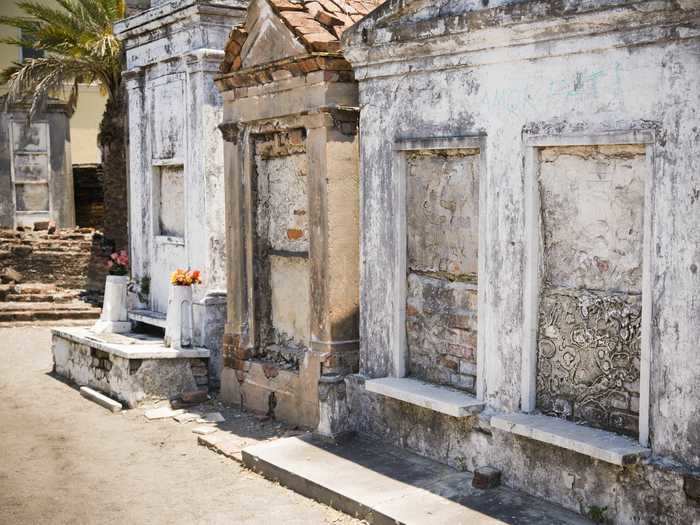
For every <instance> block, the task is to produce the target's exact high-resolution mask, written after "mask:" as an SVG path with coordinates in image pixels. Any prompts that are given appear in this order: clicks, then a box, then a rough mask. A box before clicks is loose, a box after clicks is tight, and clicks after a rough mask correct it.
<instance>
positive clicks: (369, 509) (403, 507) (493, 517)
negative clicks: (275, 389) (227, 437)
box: [242, 435, 590, 525]
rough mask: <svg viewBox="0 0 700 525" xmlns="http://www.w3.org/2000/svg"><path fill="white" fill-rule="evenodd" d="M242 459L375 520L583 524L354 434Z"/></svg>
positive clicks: (289, 443) (293, 442) (303, 440)
mask: <svg viewBox="0 0 700 525" xmlns="http://www.w3.org/2000/svg"><path fill="white" fill-rule="evenodd" d="M242 456H243V463H244V464H245V465H246V466H247V467H248V468H251V469H252V470H254V471H256V472H258V473H260V474H262V475H264V476H265V477H266V478H268V479H270V480H273V481H277V482H279V483H281V484H282V485H285V486H287V487H289V488H290V489H292V490H295V491H296V492H299V493H300V494H303V495H304V496H307V497H310V498H313V499H315V500H317V501H319V502H322V503H324V504H326V505H330V506H332V507H334V508H336V509H338V510H341V511H343V512H345V513H347V514H350V515H353V516H356V517H358V518H360V519H365V520H367V521H368V522H369V523H372V524H384V523H386V524H389V523H392V524H394V523H404V524H419V523H420V524H428V523H469V524H470V525H491V524H493V525H496V524H498V525H503V524H504V523H509V524H510V523H512V524H515V523H517V524H519V525H534V524H537V525H542V524H552V525H554V524H557V525H560V524H584V523H585V524H588V523H590V522H589V521H588V520H586V519H584V518H582V517H581V516H578V515H577V514H574V513H572V512H569V511H567V510H564V509H562V508H560V507H557V506H555V505H552V504H550V503H547V502H545V501H543V500H540V499H538V498H534V497H532V496H528V495H526V494H524V493H521V492H518V491H515V490H512V489H508V488H506V487H499V488H494V489H490V490H480V489H476V488H473V487H472V486H471V482H472V474H471V473H469V472H458V471H456V470H454V469H452V468H450V467H448V466H446V465H443V464H440V463H437V462H435V461H432V460H430V459H427V458H424V457H422V456H418V455H415V454H412V453H410V452H407V451H405V450H402V449H397V448H394V447H391V446H388V445H384V444H381V443H378V442H375V441H372V440H369V439H366V438H362V437H356V438H353V439H351V440H348V441H345V442H343V444H342V445H338V444H335V443H330V442H329V441H327V440H323V439H322V438H319V437H315V436H312V435H305V436H303V437H293V438H286V439H280V440H276V441H270V442H266V443H262V444H259V445H255V446H252V447H248V448H245V449H244V450H243V452H242Z"/></svg>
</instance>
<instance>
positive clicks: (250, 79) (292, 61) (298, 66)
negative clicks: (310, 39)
mask: <svg viewBox="0 0 700 525" xmlns="http://www.w3.org/2000/svg"><path fill="white" fill-rule="evenodd" d="M314 71H332V72H336V73H341V76H340V78H339V81H341V82H342V81H347V82H351V81H352V80H353V79H354V77H353V73H352V70H351V67H350V64H349V63H348V62H347V61H346V60H345V59H344V58H343V55H341V54H340V53H310V54H308V55H301V56H297V57H292V58H285V59H283V60H278V61H275V62H269V63H267V64H261V65H258V66H254V67H250V68H246V69H239V70H238V71H234V72H232V73H227V74H224V75H219V76H217V77H216V78H215V81H216V85H217V87H218V88H219V90H220V91H222V92H223V91H229V90H231V89H235V88H240V87H250V86H257V85H262V84H270V83H272V82H275V81H277V80H282V79H288V78H292V77H302V76H304V75H307V74H308V73H311V72H314Z"/></svg>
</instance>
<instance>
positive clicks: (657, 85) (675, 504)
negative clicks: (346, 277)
mask: <svg viewBox="0 0 700 525" xmlns="http://www.w3.org/2000/svg"><path fill="white" fill-rule="evenodd" d="M611 4H620V5H616V8H615V9H610V10H607V9H606V8H607V6H609V5H611ZM637 4H639V5H637ZM412 6H421V9H422V10H423V11H421V12H422V13H423V14H411V9H412ZM426 6H427V7H426ZM404 7H405V8H406V9H407V11H408V13H409V19H411V17H419V18H421V22H420V23H419V24H417V25H410V24H406V25H401V24H399V23H397V22H396V21H397V20H400V16H397V15H396V12H397V11H400V10H401V9H403V8H404ZM443 7H444V6H443ZM638 8H639V9H638ZM450 10H453V11H452V12H455V11H458V12H460V13H466V12H468V11H470V10H476V11H475V12H474V13H473V14H463V15H461V16H459V17H455V18H448V17H445V18H437V19H434V20H431V16H435V13H437V11H431V12H432V15H427V14H425V13H427V12H428V11H430V7H429V6H428V3H426V2H411V3H408V4H405V3H402V2H398V1H396V2H394V1H391V2H388V3H387V4H384V6H382V7H380V8H379V11H378V14H377V15H376V16H375V17H374V18H371V19H369V20H366V21H364V22H361V23H360V24H359V25H358V26H357V27H356V29H355V30H353V31H351V32H350V33H346V38H345V43H346V51H345V53H346V56H347V57H349V58H350V60H351V62H353V65H354V67H355V73H356V76H357V78H358V79H359V81H360V97H361V107H362V112H361V125H360V130H361V133H362V148H361V157H362V166H363V170H362V179H361V181H362V182H361V193H362V257H361V260H362V288H361V304H362V308H361V324H360V327H361V328H360V334H361V341H362V343H361V348H360V352H361V363H360V364H361V374H363V375H364V376H367V377H383V376H386V375H388V374H389V373H390V372H391V370H392V369H393V366H392V364H393V363H392V359H393V355H392V353H391V351H390V349H391V348H392V347H393V341H392V339H393V334H395V333H396V328H397V327H396V326H394V322H395V316H394V315H393V312H394V311H395V308H396V306H397V305H396V304H395V300H396V299H395V298H396V297H397V294H396V291H395V290H394V283H396V282H397V279H395V275H394V272H395V269H396V268H397V267H398V266H399V265H398V264H397V261H396V260H395V252H396V250H395V243H396V237H395V230H394V228H393V221H392V220H391V218H392V216H393V215H395V214H396V213H397V210H396V208H395V199H394V195H395V186H394V182H395V180H396V178H397V177H399V176H401V174H397V173H392V166H393V165H395V162H394V161H395V154H396V153H395V151H394V148H393V145H394V143H395V141H396V140H398V139H402V138H433V137H459V136H464V135H467V134H479V133H481V134H485V135H486V145H487V147H486V150H485V152H482V155H483V159H484V162H485V163H486V166H485V169H486V176H485V178H484V179H481V180H480V181H479V183H480V184H483V185H485V186H486V188H485V190H486V195H487V197H486V209H487V212H486V213H485V214H484V217H485V220H486V224H485V225H484V227H483V230H482V231H483V232H484V235H485V237H486V238H485V239H484V241H485V243H484V244H485V246H486V251H485V252H483V253H479V257H481V258H484V259H485V260H484V266H485V269H486V270H485V274H483V275H482V274H480V275H479V285H480V291H483V294H484V302H483V306H484V308H483V309H480V310H479V338H480V339H484V341H485V345H484V347H485V351H484V355H483V357H482V358H483V361H484V362H483V367H484V383H485V396H484V398H485V400H486V402H487V404H488V407H489V409H490V410H496V411H504V412H510V411H518V410H519V406H520V399H521V381H522V374H521V372H522V350H523V341H524V334H523V329H524V324H523V323H524V310H523V301H524V299H523V289H524V286H525V263H526V250H527V240H528V239H529V238H530V237H529V232H528V231H527V230H526V227H525V208H526V200H525V199H526V163H525V162H524V158H525V152H526V149H527V146H526V144H525V141H526V140H527V138H528V137H529V136H531V135H545V136H562V135H566V134H575V133H577V134H582V135H589V136H591V135H596V134H604V133H606V132H609V131H613V130H615V131H617V130H628V129H635V128H636V129H640V128H647V129H652V130H654V132H655V134H656V135H655V136H656V139H655V143H654V145H653V157H654V163H653V166H654V167H653V172H652V173H651V174H649V175H648V176H647V175H646V172H644V173H641V174H640V175H641V176H642V177H646V180H645V190H648V191H651V195H652V198H651V201H650V202H651V210H649V211H650V217H651V224H650V225H649V231H650V235H651V238H650V239H649V241H650V243H651V246H652V247H653V249H652V253H653V258H652V261H651V267H650V268H649V270H650V272H651V274H652V275H653V285H652V287H651V298H650V299H651V304H652V305H653V308H652V312H651V314H652V319H651V323H650V330H651V342H652V343H651V380H650V383H651V395H650V414H651V447H652V450H653V453H654V455H655V457H656V458H663V459H659V461H660V462H665V461H676V462H678V464H679V465H684V467H682V468H681V471H682V469H683V468H685V469H686V470H685V472H688V471H689V469H692V468H697V467H700V455H699V452H700V390H698V389H697V388H696V387H695V386H694V385H697V384H698V370H700V354H698V353H697V352H696V350H695V349H696V347H697V340H698V339H700V325H699V324H698V323H697V319H698V318H700V303H699V302H698V300H697V297H700V272H699V271H698V266H700V233H699V232H700V212H699V211H698V207H699V206H700V198H698V188H700V178H699V175H698V174H699V173H700V158H699V157H698V153H697V152H698V149H697V143H698V141H700V130H699V128H698V125H697V122H698V113H699V112H700V101H699V100H698V94H697V86H698V85H700V67H698V66H699V65H700V60H699V58H698V57H699V56H700V44H699V43H698V36H699V31H698V11H697V5H696V4H695V3H692V2H690V3H689V2H685V3H683V4H682V5H680V4H676V3H671V2H656V3H654V2H639V3H636V4H635V6H629V5H627V6H623V5H621V3H619V2H604V1H600V2H589V3H585V4H578V3H577V4H575V5H574V4H571V5H569V4H567V5H564V6H562V5H559V4H558V3H555V2H520V3H517V4H513V5H508V6H503V7H498V6H496V9H489V8H487V9H484V8H479V7H478V6H476V5H475V3H473V2H466V1H458V2H451V3H450ZM418 11H420V9H419V10H418ZM562 15H567V16H566V17H563V16H562ZM382 17H384V18H382ZM375 19H379V20H380V22H381V23H380V22H375ZM680 20H683V21H682V22H681V21H680ZM395 24H396V25H395ZM642 26H644V27H647V28H653V29H650V30H649V31H648V32H644V31H642V30H640V29H639V28H640V27H642ZM602 27H605V28H612V27H614V28H615V30H614V31H612V32H605V33H604V32H602V30H601V29H600V28H602ZM516 28H517V30H516ZM562 34H566V35H568V37H569V38H567V39H564V40H558V39H557V35H562ZM545 40H546V41H547V43H546V45H545V44H544V43H543V42H544V41H545ZM516 42H517V44H518V46H517V47H509V45H510V44H514V43H516ZM465 64H468V65H465ZM409 101H410V102H409ZM633 157H635V158H636V156H633ZM635 158H632V159H628V160H626V161H625V162H628V163H629V162H632V164H633V165H634V164H635V163H636V162H637V161H636V160H635ZM562 160H563V159H562ZM567 162H568V161H567ZM571 162H573V160H571ZM622 164H623V163H621V164H620V166H619V170H618V167H616V168H614V170H613V171H614V172H615V173H618V171H620V170H621V172H624V169H623V166H622ZM609 166H610V163H608V166H607V167H606V170H608V169H609ZM594 171H595V170H594ZM632 171H635V170H632ZM635 173H637V172H636V171H635ZM628 183H629V184H631V188H632V189H633V191H631V192H628V195H630V196H631V197H632V198H633V200H634V199H635V198H636V197H635V195H637V193H638V190H637V189H635V184H634V183H633V181H631V180H628ZM606 210H608V211H609V210H610V208H606V206H605V203H603V206H602V208H601V213H607V212H608V211H606ZM636 210H638V208H634V207H633V208H632V211H631V213H633V214H636V213H637V211H636ZM633 219H634V217H633V216H630V217H627V218H626V219H625V221H631V220H633ZM613 233H614V237H610V238H609V239H610V240H611V241H612V240H615V239H616V238H618V237H622V238H624V239H627V238H626V237H625V236H624V235H623V232H611V235H612V234H613ZM633 233H634V232H633ZM633 237H634V235H632V238H631V239H630V240H629V241H630V243H631V246H635V245H637V246H638V244H635V243H637V242H638V241H635V240H634V238H633ZM615 242H617V241H616V240H615ZM625 242H627V240H625ZM606 244H607V242H606ZM633 251H634V250H632V252H633ZM632 252H629V253H632ZM626 253H627V252H626ZM596 255H597V253H596ZM605 256H606V257H612V255H609V254H605ZM599 257H600V256H599ZM622 259H623V261H624V259H625V257H622ZM625 264H626V265H627V266H625V268H627V269H626V270H625V271H624V272H622V273H626V272H628V271H631V267H633V266H634V263H633V262H632V263H630V262H629V261H628V262H627V263H625ZM348 386H349V389H350V390H353V389H354V391H353V392H352V395H353V396H358V398H357V399H360V401H359V405H358V408H357V409H356V411H355V415H356V417H357V418H358V420H357V421H358V423H357V426H358V428H359V429H360V430H364V431H368V432H371V433H373V434H376V435H378V436H381V437H384V438H386V439H389V440H391V441H393V442H395V443H399V444H403V445H405V446H409V447H411V448H414V449H416V450H419V451H421V452H423V453H426V454H429V455H431V456H433V457H436V458H438V459H442V460H444V461H445V460H450V461H452V462H455V463H456V460H455V459H454V458H456V457H457V456H460V455H461V456H463V457H464V458H465V461H467V464H468V465H469V466H470V467H471V466H473V465H474V464H476V463H477V462H478V461H481V459H480V458H488V461H489V462H493V463H496V464H499V465H500V466H501V468H502V469H503V472H504V477H505V479H506V482H507V483H509V484H511V485H513V486H517V487H520V488H524V489H526V490H529V491H531V492H534V493H536V494H538V495H541V496H544V497H547V498H549V499H551V500H554V501H559V502H561V503H562V504H564V505H567V506H569V507H572V508H577V509H580V508H583V509H584V510H585V509H586V508H588V507H589V506H591V505H600V506H605V505H607V506H608V507H609V511H608V516H609V517H611V518H612V519H614V520H615V521H616V522H619V523H635V522H649V521H651V520H652V518H651V517H653V519H656V518H658V519H659V520H660V521H661V522H663V521H664V520H666V521H667V522H673V521H674V520H676V521H681V522H682V521H686V522H693V520H697V519H698V507H697V503H695V502H693V501H692V500H691V499H689V498H688V497H686V496H685V494H684V493H683V491H682V484H683V476H682V475H679V474H673V473H668V471H664V472H666V473H664V474H659V472H661V471H659V470H657V469H656V467H652V466H648V467H642V468H640V469H633V470H632V471H620V470H617V469H616V468H613V467H609V466H607V465H601V464H599V463H596V462H594V461H593V460H591V459H587V458H585V457H583V456H579V455H576V454H574V453H568V452H565V451H562V450H557V449H554V448H553V447H549V446H545V445H542V444H539V443H536V442H531V441H528V440H526V439H523V438H511V437H508V436H506V435H504V434H502V433H500V432H499V431H494V432H493V434H492V437H488V435H486V434H484V433H483V432H480V431H473V430H472V431H470V429H471V428H472V427H473V426H474V425H476V424H477V423H476V422H474V421H460V420H457V419H451V418H447V417H442V416H438V415H435V414H432V413H430V412H427V411H416V410H415V409H413V408H411V407H410V406H408V405H401V404H399V403H397V402H393V401H391V400H385V399H382V398H379V397H372V398H371V399H370V397H371V396H369V394H365V393H363V392H364V390H363V388H362V386H361V383H357V384H354V383H353V384H349V385H348ZM450 458H452V459H450ZM552 472H562V473H569V474H571V477H567V478H566V479H563V478H562V479H560V478H559V477H558V476H552V475H551V473H552ZM567 480H568V481H567ZM664 483H667V484H666V485H664ZM646 484H648V485H646ZM643 486H646V487H647V488H646V490H644V491H642V490H641V487H643ZM649 487H651V488H649ZM642 493H644V494H646V496H643V495H642Z"/></svg>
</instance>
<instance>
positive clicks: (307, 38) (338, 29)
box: [220, 0, 384, 73]
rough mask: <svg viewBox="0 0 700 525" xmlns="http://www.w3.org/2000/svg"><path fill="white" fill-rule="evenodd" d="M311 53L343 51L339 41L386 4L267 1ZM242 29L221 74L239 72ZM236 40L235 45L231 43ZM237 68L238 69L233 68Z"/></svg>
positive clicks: (358, 0)
mask: <svg viewBox="0 0 700 525" xmlns="http://www.w3.org/2000/svg"><path fill="white" fill-rule="evenodd" d="M266 1H267V2H268V3H269V4H270V6H271V7H272V9H273V10H274V11H275V13H277V14H278V15H279V17H280V18H281V19H282V20H283V21H284V23H285V25H286V26H287V27H288V28H289V29H290V30H291V31H292V32H293V33H294V34H295V35H296V37H297V38H298V39H299V41H300V42H301V43H302V44H303V45H304V47H306V49H307V50H308V51H309V52H314V51H316V52H337V51H340V37H341V35H342V34H343V32H344V31H345V30H346V29H348V28H349V27H350V26H352V25H353V24H355V23H356V22H358V21H360V20H361V19H362V18H363V17H364V16H365V15H367V14H368V13H369V12H370V11H372V10H373V9H375V8H376V7H378V6H379V5H380V4H382V3H383V2H384V0H266ZM243 36H247V33H245V30H244V28H243V27H239V28H235V29H234V30H233V31H232V32H231V35H230V39H229V45H227V46H226V56H225V58H224V61H223V62H222V64H221V67H220V70H221V72H222V73H228V72H230V71H237V70H238V69H239V68H240V63H241V61H240V59H239V60H236V58H237V55H238V54H240V51H241V49H242V47H243V41H241V37H243ZM234 39H235V40H236V45H232V44H231V40H234ZM234 66H237V67H234Z"/></svg>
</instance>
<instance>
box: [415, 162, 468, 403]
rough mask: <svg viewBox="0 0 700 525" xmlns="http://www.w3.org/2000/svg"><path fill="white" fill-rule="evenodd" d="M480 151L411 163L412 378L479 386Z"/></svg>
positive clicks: (463, 386)
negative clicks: (477, 363)
mask: <svg viewBox="0 0 700 525" xmlns="http://www.w3.org/2000/svg"><path fill="white" fill-rule="evenodd" d="M478 153H479V152H478V150H442V151H423V152H417V153H412V154H411V155H409V157H408V159H407V178H406V196H407V199H406V200H407V204H406V207H407V209H406V218H407V219H406V223H407V224H406V235H407V252H408V253H407V259H408V264H407V271H408V283H407V304H406V334H407V346H408V355H409V371H410V374H411V375H413V376H416V377H419V378H422V379H426V380H428V381H430V382H433V383H438V384H446V385H450V386H455V387H457V388H462V389H465V390H467V391H470V392H474V391H475V386H476V344H477V296H478V293H477V292H478V288H477V275H478V245H479V178H478V173H479V156H478Z"/></svg>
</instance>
